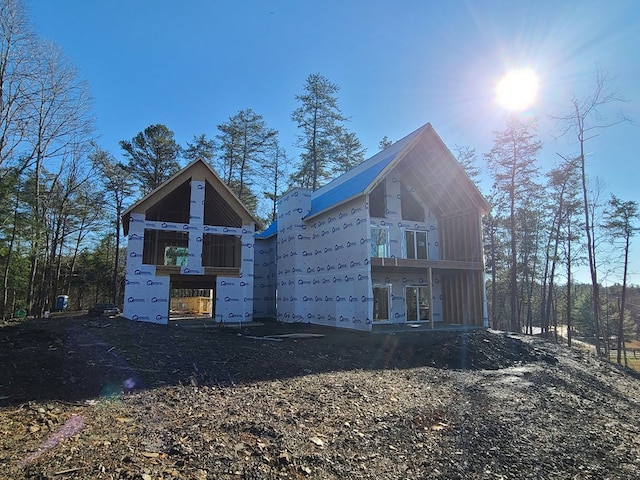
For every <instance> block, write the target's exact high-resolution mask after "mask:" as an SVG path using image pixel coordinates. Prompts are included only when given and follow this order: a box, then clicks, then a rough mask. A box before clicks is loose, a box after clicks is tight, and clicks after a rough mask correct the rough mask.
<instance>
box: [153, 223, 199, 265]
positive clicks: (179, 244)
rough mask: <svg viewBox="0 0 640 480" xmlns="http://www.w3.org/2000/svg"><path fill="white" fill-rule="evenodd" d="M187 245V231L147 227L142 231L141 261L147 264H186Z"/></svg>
mask: <svg viewBox="0 0 640 480" xmlns="http://www.w3.org/2000/svg"><path fill="white" fill-rule="evenodd" d="M188 247H189V234H188V233H187V232H174V231H165V230H154V229H148V228H147V229H145V231H144V244H143V248H142V263H144V264H147V265H177V266H182V265H186V262H187V254H188ZM181 262H184V263H181Z"/></svg>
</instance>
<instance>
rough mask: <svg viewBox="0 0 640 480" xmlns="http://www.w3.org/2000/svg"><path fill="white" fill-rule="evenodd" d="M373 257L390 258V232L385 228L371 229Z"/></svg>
mask: <svg viewBox="0 0 640 480" xmlns="http://www.w3.org/2000/svg"><path fill="white" fill-rule="evenodd" d="M371 256H372V257H383V258H384V257H388V256H389V230H388V229H386V228H383V227H371Z"/></svg>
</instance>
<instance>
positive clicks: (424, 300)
mask: <svg viewBox="0 0 640 480" xmlns="http://www.w3.org/2000/svg"><path fill="white" fill-rule="evenodd" d="M404 294H405V295H404V297H405V299H406V302H407V322H418V321H426V320H429V309H430V303H429V288H428V287H413V286H411V287H410V286H408V287H405V289H404Z"/></svg>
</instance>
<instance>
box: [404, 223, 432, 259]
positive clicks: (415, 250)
mask: <svg viewBox="0 0 640 480" xmlns="http://www.w3.org/2000/svg"><path fill="white" fill-rule="evenodd" d="M408 233H411V234H412V235H413V242H412V243H413V256H411V257H410V256H409V248H408V246H407V234H408ZM419 233H420V234H424V248H425V251H424V257H421V256H418V251H419V247H418V241H419V240H418V235H417V234H419ZM402 238H403V240H404V243H403V254H404V258H407V259H409V260H429V231H428V230H417V229H414V228H405V229H403V233H402Z"/></svg>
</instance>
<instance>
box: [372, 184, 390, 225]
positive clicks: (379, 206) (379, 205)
mask: <svg viewBox="0 0 640 480" xmlns="http://www.w3.org/2000/svg"><path fill="white" fill-rule="evenodd" d="M369 215H370V216H372V217H378V218H385V217H386V216H387V189H386V187H385V184H384V182H382V183H380V184H379V185H378V186H377V187H376V188H374V189H373V191H372V192H371V193H370V194H369Z"/></svg>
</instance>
